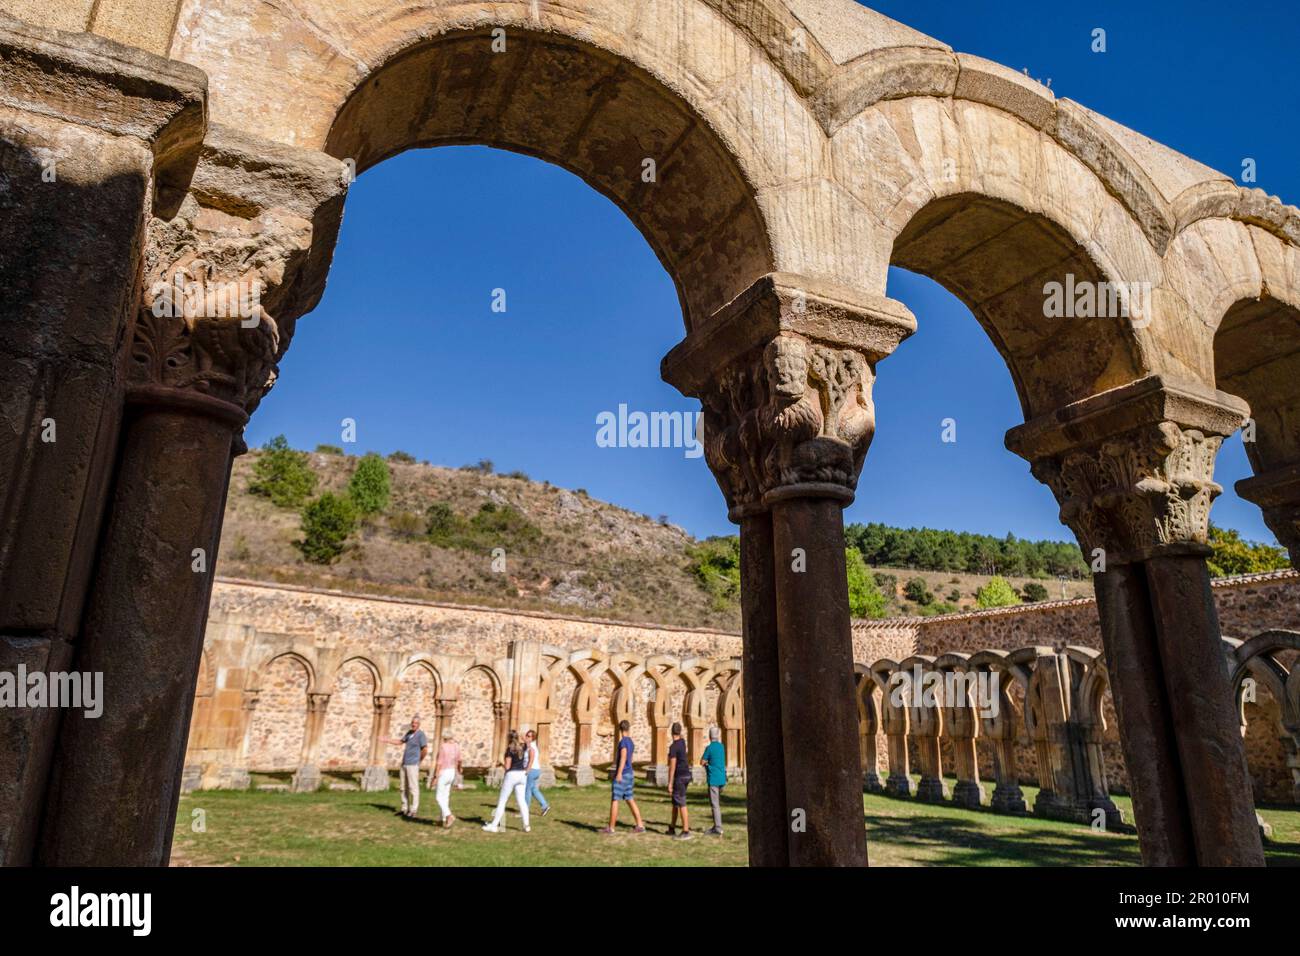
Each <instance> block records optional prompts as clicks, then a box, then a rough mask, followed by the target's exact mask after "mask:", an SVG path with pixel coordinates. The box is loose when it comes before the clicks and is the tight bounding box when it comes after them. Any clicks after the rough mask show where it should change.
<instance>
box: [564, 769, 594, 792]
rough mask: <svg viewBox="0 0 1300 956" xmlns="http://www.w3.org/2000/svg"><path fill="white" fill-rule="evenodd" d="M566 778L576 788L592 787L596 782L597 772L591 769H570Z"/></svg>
mask: <svg viewBox="0 0 1300 956" xmlns="http://www.w3.org/2000/svg"><path fill="white" fill-rule="evenodd" d="M565 776H566V777H567V778H568V780H569V783H571V784H573V785H574V786H576V787H590V786H591V785H592V784H594V783H595V782H596V771H594V770H592V769H591V768H590V767H570V768H569V769H568V771H567V772H566V773H565Z"/></svg>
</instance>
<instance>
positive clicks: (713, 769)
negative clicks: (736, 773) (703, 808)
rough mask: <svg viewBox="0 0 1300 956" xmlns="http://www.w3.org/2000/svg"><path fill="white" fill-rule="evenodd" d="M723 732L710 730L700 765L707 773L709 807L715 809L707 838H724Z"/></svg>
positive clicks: (724, 750)
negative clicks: (721, 738)
mask: <svg viewBox="0 0 1300 956" xmlns="http://www.w3.org/2000/svg"><path fill="white" fill-rule="evenodd" d="M721 736H722V731H721V730H719V729H718V728H717V727H716V726H715V727H710V728H709V745H708V746H707V747H705V748H704V755H703V756H702V757H701V758H700V763H701V764H702V765H703V766H704V768H705V770H706V771H707V773H706V775H705V782H706V783H707V784H708V785H709V805H710V806H711V807H712V808H713V826H712V827H710V828H709V829H707V830H705V831H704V832H705V834H706V835H707V836H722V788H723V787H725V786H726V785H727V750H726V748H725V747H723V746H722V741H721V740H720V739H719V738H720V737H721Z"/></svg>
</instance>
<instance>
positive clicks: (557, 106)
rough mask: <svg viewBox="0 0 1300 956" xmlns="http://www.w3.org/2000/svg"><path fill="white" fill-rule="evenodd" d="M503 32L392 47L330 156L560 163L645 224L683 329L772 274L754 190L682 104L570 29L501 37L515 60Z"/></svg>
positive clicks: (335, 124)
mask: <svg viewBox="0 0 1300 956" xmlns="http://www.w3.org/2000/svg"><path fill="white" fill-rule="evenodd" d="M448 19H449V20H454V19H455V18H454V17H449V18H448ZM495 29H497V27H496V26H488V25H485V24H477V25H472V26H471V25H465V26H463V27H457V28H451V29H445V30H442V31H440V32H438V33H437V34H436V35H435V36H433V37H430V36H429V35H428V34H420V35H416V36H413V37H403V38H402V39H401V40H398V41H396V43H395V44H393V45H391V46H389V47H388V48H386V49H385V50H384V51H382V52H381V53H379V59H378V61H376V64H375V66H374V68H373V69H372V70H371V71H370V72H369V73H368V75H367V76H366V77H365V78H364V79H363V80H362V81H361V82H360V83H359V84H358V85H357V87H356V88H355V89H354V90H353V91H352V92H351V93H350V94H349V95H348V97H347V99H346V101H344V102H343V103H342V104H341V106H340V107H339V109H338V112H337V115H336V116H335V117H334V118H333V120H332V122H331V125H330V128H329V132H328V133H327V134H326V136H325V138H324V141H323V143H322V144H321V146H322V148H323V149H324V151H325V152H327V153H329V154H330V155H332V156H336V157H338V158H340V159H349V160H351V161H353V162H354V163H355V167H356V170H357V172H363V171H364V170H365V169H367V168H368V167H370V166H373V165H374V164H376V163H378V162H380V161H382V160H384V159H386V158H388V157H389V156H393V155H395V154H397V153H400V152H403V151H405V150H407V149H411V148H418V147H429V146H440V145H453V144H481V145H487V146H493V147H498V148H503V149H508V150H511V151H514V152H520V153H525V154H528V155H531V156H535V157H538V158H540V159H543V160H546V161H548V162H551V163H555V164H556V165H559V166H562V167H564V168H565V169H567V170H569V171H570V172H572V173H574V174H575V175H577V176H579V177H581V178H582V179H583V180H584V181H585V182H587V183H588V184H590V185H591V186H592V187H593V188H595V189H596V190H597V191H599V192H601V193H602V194H603V195H605V196H606V197H608V198H609V199H610V200H611V201H612V202H614V203H615V204H616V205H618V206H619V208H621V209H622V210H623V211H624V212H625V213H626V214H627V216H628V217H629V218H630V219H631V220H632V221H633V223H634V224H636V225H637V226H638V228H639V229H640V230H641V232H642V234H643V235H644V236H645V238H646V241H647V242H648V243H649V244H650V246H651V248H652V249H653V250H654V252H655V254H656V255H657V256H658V257H659V260H660V262H662V263H663V266H664V268H665V270H667V272H668V274H669V275H670V276H671V277H672V279H673V281H674V283H675V284H676V286H677V290H678V295H679V298H680V300H681V303H682V312H683V316H684V318H685V322H686V326H687V328H688V329H689V328H694V327H698V326H699V325H701V324H702V323H703V322H704V320H705V319H706V318H707V317H708V316H709V315H710V314H712V313H713V312H715V311H717V310H718V309H719V308H721V307H722V306H723V305H725V304H726V303H727V302H729V301H730V300H731V299H732V298H734V297H735V296H736V295H737V294H739V293H740V292H741V291H743V290H744V289H745V288H746V287H748V286H749V285H750V284H751V283H752V282H753V281H754V280H755V279H757V278H758V277H759V276H761V275H763V274H765V273H767V272H770V271H772V268H773V263H774V254H773V250H772V248H771V245H770V240H769V238H768V230H767V227H766V225H765V221H764V219H765V217H764V214H763V212H762V210H761V208H760V206H759V204H758V201H757V196H756V190H755V187H754V185H753V184H752V183H751V182H750V181H749V179H748V177H747V174H746V172H745V170H744V169H743V168H742V166H741V165H740V163H739V161H738V159H737V157H736V156H735V154H734V153H733V151H732V149H731V148H729V147H728V146H727V145H726V144H725V143H724V142H723V141H722V139H721V138H720V137H719V135H718V133H717V132H716V131H715V129H714V128H713V127H712V126H711V125H710V124H709V123H708V122H707V121H706V120H705V119H704V118H703V117H702V116H700V115H699V114H698V113H697V112H696V110H695V109H694V108H693V107H692V106H691V105H690V104H689V103H688V102H687V101H686V100H685V99H684V98H683V97H682V96H681V95H679V94H677V93H675V92H673V91H672V90H671V89H670V88H669V87H668V86H667V85H665V83H664V82H663V80H661V79H659V78H657V77H656V76H654V75H653V74H652V73H650V72H648V71H647V70H646V69H644V68H643V67H641V66H638V65H637V64H635V63H634V62H632V61H631V60H629V59H627V58H626V57H623V56H619V55H617V54H615V53H613V52H611V51H610V50H609V49H608V48H602V47H600V46H598V45H596V44H593V43H592V42H589V41H587V40H584V39H581V38H579V37H577V36H574V35H572V33H571V32H567V31H565V30H564V29H550V30H546V31H540V30H536V29H535V28H531V27H530V25H524V24H520V25H516V26H514V27H511V28H509V29H508V30H507V33H506V34H505V35H504V43H505V44H506V51H507V52H494V50H493V48H494V43H497V44H499V43H500V42H501V39H500V38H499V37H494V35H493V30H495ZM408 40H412V41H414V42H408ZM511 44H515V45H517V47H516V48H514V49H512V47H511ZM647 161H650V162H653V163H654V164H655V165H654V167H653V170H651V171H649V172H648V171H647V167H646V165H645V163H646V162H647ZM651 173H652V174H653V179H652V180H651V181H647V176H649V175H651Z"/></svg>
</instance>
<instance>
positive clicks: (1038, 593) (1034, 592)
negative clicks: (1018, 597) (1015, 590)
mask: <svg viewBox="0 0 1300 956" xmlns="http://www.w3.org/2000/svg"><path fill="white" fill-rule="evenodd" d="M1024 595H1025V600H1026V601H1028V602H1029V603H1030V604H1037V603H1038V602H1039V601H1046V600H1047V598H1048V594H1047V588H1045V587H1043V585H1041V584H1039V583H1038V582H1037V581H1030V582H1029V583H1028V584H1026V585H1025V587H1024Z"/></svg>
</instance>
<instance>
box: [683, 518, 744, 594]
mask: <svg viewBox="0 0 1300 956" xmlns="http://www.w3.org/2000/svg"><path fill="white" fill-rule="evenodd" d="M686 557H687V559H688V562H689V563H688V564H687V569H688V570H689V571H690V573H691V574H692V575H693V576H694V577H695V580H696V581H698V582H699V585H700V587H702V588H703V589H704V590H705V591H706V592H708V593H709V594H711V595H712V596H713V603H714V605H715V606H717V607H720V608H721V607H727V606H729V605H731V604H732V603H734V602H735V601H737V600H738V599H739V598H740V538H738V537H737V536H736V535H734V534H733V535H728V536H726V537H720V538H707V539H706V540H704V541H701V542H699V543H698V544H691V545H687V546H686Z"/></svg>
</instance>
